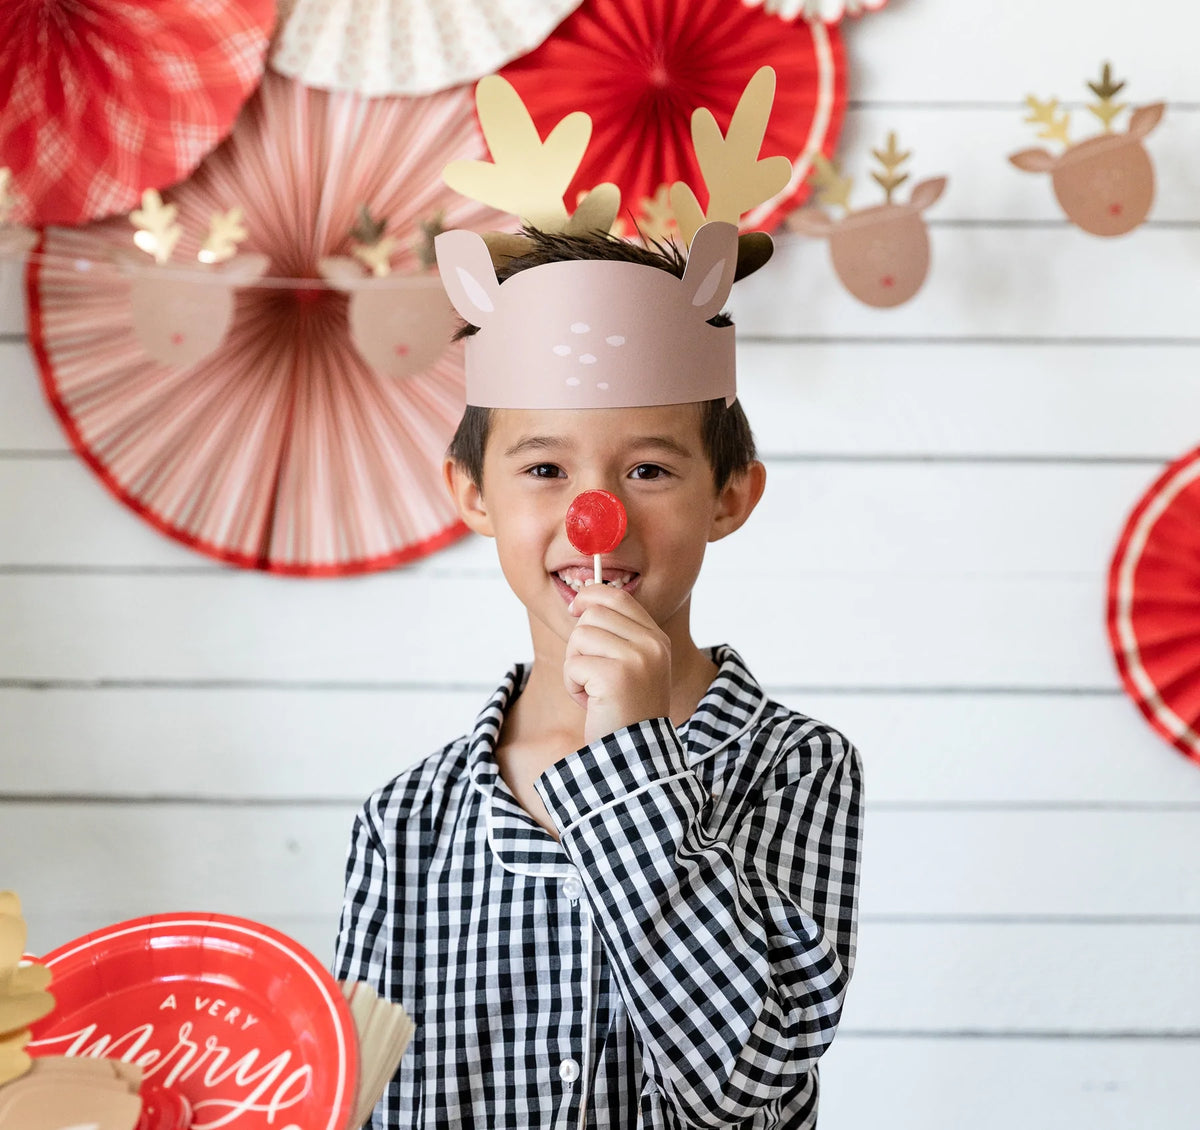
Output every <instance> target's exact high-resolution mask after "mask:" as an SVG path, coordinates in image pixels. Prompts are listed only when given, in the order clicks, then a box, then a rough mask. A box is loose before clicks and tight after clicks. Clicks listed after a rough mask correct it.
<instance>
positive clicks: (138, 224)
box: [129, 188, 183, 263]
mask: <svg viewBox="0 0 1200 1130" xmlns="http://www.w3.org/2000/svg"><path fill="white" fill-rule="evenodd" d="M178 214H179V209H178V208H177V207H176V206H175V205H174V204H164V203H163V202H162V197H161V196H159V194H158V193H157V192H156V191H155V190H154V189H152V188H148V189H146V191H145V192H143V193H142V206H141V208H140V209H139V208H135V209H134V210H133V211H132V212H130V213H129V221H130V223H132V224H133V226H134V227H135V228H137V229H138V230H137V231H136V232H134V234H133V242H134V243H136V244H137V245H138V247H140V248H141V249H142V250H143V251H145V252H146V254H147V255H153V256H154V261H155V262H156V263H165V262H167V260H169V259H170V258H171V253H172V252H173V251H174V250H175V245H176V244H177V243H178V242H179V237H180V236H181V235H183V225H182V224H177V223H176V222H175V217H176V216H177V215H178Z"/></svg>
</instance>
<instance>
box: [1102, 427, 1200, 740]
mask: <svg viewBox="0 0 1200 1130" xmlns="http://www.w3.org/2000/svg"><path fill="white" fill-rule="evenodd" d="M1108 636H1109V642H1110V643H1111V645H1112V649H1113V656H1114V658H1115V659H1116V662H1117V668H1118V670H1119V671H1120V673H1121V680H1122V682H1123V683H1124V684H1125V689H1126V691H1128V692H1129V695H1130V697H1131V698H1132V699H1133V700H1134V702H1135V703H1136V704H1137V707H1138V709H1139V710H1140V711H1141V712H1142V713H1143V714H1144V715H1145V716H1146V719H1147V720H1148V721H1149V722H1150V724H1151V725H1152V726H1153V727H1154V728H1155V729H1156V730H1157V731H1158V732H1159V734H1161V735H1162V736H1163V737H1164V738H1166V740H1167V741H1169V742H1170V743H1171V744H1172V745H1174V746H1175V747H1176V748H1177V749H1178V750H1180V751H1181V752H1182V753H1184V754H1185V755H1186V756H1187V757H1189V758H1191V759H1192V760H1193V761H1196V762H1198V763H1200V448H1197V449H1196V450H1195V451H1192V452H1189V453H1188V454H1187V455H1185V456H1184V457H1183V458H1182V459H1180V460H1178V461H1177V462H1175V463H1172V464H1171V466H1170V467H1168V468H1167V470H1166V471H1165V472H1164V473H1163V474H1162V475H1161V476H1160V477H1159V479H1158V480H1157V481H1156V482H1155V483H1154V485H1153V486H1152V487H1151V488H1150V489H1149V490H1148V491H1147V492H1146V494H1145V495H1144V496H1143V497H1142V499H1141V501H1140V502H1138V504H1137V506H1136V507H1135V508H1134V511H1133V513H1132V514H1131V515H1130V517H1129V520H1128V522H1127V523H1126V525H1125V529H1124V531H1123V532H1122V534H1121V538H1120V541H1119V542H1118V544H1117V549H1116V552H1115V554H1114V555H1113V560H1112V565H1111V567H1110V569H1109V576H1108Z"/></svg>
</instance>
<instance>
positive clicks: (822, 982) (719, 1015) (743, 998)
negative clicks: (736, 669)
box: [537, 718, 861, 1126]
mask: <svg viewBox="0 0 1200 1130" xmlns="http://www.w3.org/2000/svg"><path fill="white" fill-rule="evenodd" d="M761 738H762V740H761V741H758V742H756V755H761V756H762V757H764V758H769V759H770V763H771V764H772V765H773V766H774V767H775V768H774V769H773V771H772V773H771V774H769V775H768V777H767V781H768V783H767V785H766V786H765V787H763V788H762V792H761V795H760V796H758V797H757V798H756V803H755V804H754V806H753V807H747V808H746V809H745V810H744V811H743V812H742V813H740V814H739V816H738V818H737V821H736V823H735V825H734V827H733V830H732V831H731V832H730V833H729V839H728V840H727V841H725V840H720V839H716V838H715V837H714V836H712V835H711V834H710V833H708V832H707V831H706V830H705V827H704V823H703V820H702V816H703V814H704V809H705V806H706V805H707V804H710V803H711V800H710V798H709V797H708V796H707V794H706V793H705V791H704V788H703V786H702V785H701V782H700V781H699V779H698V778H697V776H696V774H695V773H694V772H693V771H692V770H691V769H690V768H689V767H688V765H687V761H686V756H685V752H684V750H683V747H682V745H681V744H680V741H679V737H678V735H677V734H676V731H675V729H674V727H673V726H672V725H671V723H670V721H669V720H668V719H666V718H655V719H650V720H648V721H644V722H638V723H635V724H634V725H632V726H628V727H625V728H623V729H621V730H618V731H617V732H615V733H612V734H608V735H606V736H604V737H602V738H600V739H598V740H596V741H594V742H592V743H591V744H590V745H589V746H587V747H585V748H584V749H582V750H580V751H578V752H577V753H575V754H572V755H571V756H570V757H568V758H566V759H564V760H562V761H560V762H558V763H557V764H555V765H554V766H553V767H552V768H551V769H550V770H548V771H547V772H546V773H545V774H544V775H543V776H542V777H541V778H540V780H539V782H538V785H537V788H538V792H539V793H540V795H541V796H542V799H543V800H544V802H545V804H546V807H547V809H548V810H549V812H550V814H551V816H552V817H553V818H554V820H555V821H556V823H557V825H558V828H559V831H560V835H561V838H562V845H563V848H564V850H565V851H566V852H567V854H568V855H569V856H570V858H571V860H572V862H573V863H575V865H576V866H577V867H578V868H579V872H580V876H581V879H582V881H583V884H584V888H585V890H586V892H587V897H588V902H589V905H590V908H591V911H592V914H593V916H594V919H595V923H596V927H597V929H598V930H599V931H600V934H601V936H602V938H603V940H604V944H605V948H606V951H607V953H608V955H609V958H610V960H611V962H612V965H613V970H614V976H615V978H616V981H617V984H618V985H619V988H620V991H621V995H622V997H623V998H624V1000H625V1004H626V1006H627V1008H628V1009H629V1013H630V1018H631V1021H632V1023H633V1025H634V1027H635V1029H636V1031H637V1034H638V1037H639V1040H640V1043H641V1047H642V1053H643V1058H644V1061H645V1065H646V1070H647V1072H648V1073H649V1074H650V1075H651V1077H652V1078H653V1079H654V1081H655V1082H656V1084H657V1085H658V1087H659V1089H660V1091H661V1092H662V1093H663V1095H664V1097H665V1098H666V1099H667V1100H668V1101H669V1102H670V1104H671V1105H672V1106H673V1107H674V1108H675V1109H676V1110H677V1111H678V1112H679V1114H680V1115H681V1117H682V1118H683V1119H684V1120H685V1121H686V1122H687V1123H688V1124H689V1125H691V1124H694V1125H704V1126H720V1125H736V1124H738V1123H740V1122H742V1121H744V1120H745V1119H748V1118H750V1117H751V1116H752V1115H753V1114H754V1112H755V1111H756V1109H758V1108H760V1107H762V1106H763V1105H765V1104H767V1103H769V1102H772V1101H776V1100H778V1099H779V1098H781V1097H782V1096H784V1095H786V1094H787V1093H788V1092H790V1091H792V1090H794V1089H795V1088H796V1087H797V1085H798V1084H800V1083H801V1082H802V1081H803V1076H804V1074H805V1073H806V1072H808V1071H809V1070H810V1069H811V1068H812V1066H813V1064H814V1063H815V1062H816V1060H817V1058H818V1057H819V1056H820V1055H821V1053H822V1052H823V1051H824V1050H825V1048H826V1047H828V1045H829V1043H830V1042H831V1040H832V1039H833V1035H834V1032H835V1030H836V1027H837V1023H838V1019H839V1017H840V1015H841V1007H842V999H843V996H844V994H845V992H846V986H847V984H848V982H849V979H850V973H851V968H852V965H853V960H854V939H855V923H856V918H855V915H856V895H857V882H858V861H859V837H860V788H861V775H860V768H859V762H858V755H857V752H856V751H855V750H854V748H853V747H852V746H850V745H849V744H848V743H846V742H845V741H844V740H843V739H842V738H841V736H840V735H839V734H837V733H836V732H835V731H833V730H829V729H826V728H824V727H820V726H813V725H811V724H810V725H808V726H806V727H800V725H799V724H798V723H797V722H796V721H795V719H792V720H791V721H790V722H788V721H786V720H781V721H780V722H779V723H778V724H777V725H776V727H775V728H774V729H773V730H772V729H770V728H768V730H767V731H766V732H765V733H764V734H763V735H761ZM789 744H790V748H789ZM759 746H761V750H759V749H758V748H757V747H759ZM757 787H758V786H756V788H757ZM747 803H748V802H747Z"/></svg>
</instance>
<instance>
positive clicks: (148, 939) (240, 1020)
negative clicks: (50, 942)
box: [29, 914, 358, 1130]
mask: <svg viewBox="0 0 1200 1130" xmlns="http://www.w3.org/2000/svg"><path fill="white" fill-rule="evenodd" d="M42 961H43V963H44V964H45V965H47V966H49V968H50V969H51V970H52V971H53V973H54V981H53V992H54V996H55V998H56V999H57V1001H58V1005H57V1007H56V1009H55V1010H54V1012H52V1013H51V1014H50V1015H49V1016H48V1017H46V1018H45V1019H44V1020H42V1021H40V1022H39V1023H38V1024H36V1025H34V1028H33V1036H34V1038H33V1041H32V1042H31V1043H30V1045H29V1051H30V1053H31V1054H33V1055H39V1054H40V1055H91V1056H108V1057H110V1058H114V1059H122V1060H124V1061H126V1062H128V1063H134V1064H137V1065H138V1066H140V1067H141V1068H142V1074H143V1078H145V1079H147V1080H148V1081H150V1082H151V1083H153V1084H155V1085H161V1086H163V1087H167V1088H169V1089H170V1090H173V1091H177V1092H178V1093H179V1094H181V1095H183V1096H184V1098H186V1099H187V1100H188V1102H189V1103H190V1104H191V1106H192V1111H193V1119H192V1128H193V1130H205V1128H206V1127H209V1128H213V1130H215V1128H216V1127H236V1128H237V1130H268V1128H270V1130H285V1128H287V1127H291V1126H302V1127H303V1128H304V1130H344V1127H345V1126H346V1123H347V1122H348V1121H349V1119H350V1116H351V1114H352V1112H353V1108H354V1099H355V1090H356V1086H357V1080H358V1044H357V1040H356V1037H355V1034H354V1021H353V1020H352V1018H351V1016H350V1010H349V1008H348V1007H347V1005H346V1002H345V1000H344V999H343V997H342V994H341V992H340V990H339V989H338V986H337V982H335V981H334V979H333V978H332V976H330V974H329V973H328V972H327V971H326V970H325V969H324V968H323V967H322V966H321V965H320V964H319V963H318V962H317V960H316V959H315V958H314V957H313V956H312V954H310V953H308V951H307V950H305V949H303V948H302V947H301V946H299V945H298V944H297V943H296V942H294V941H292V940H291V939H290V938H288V937H285V936H284V935H283V934H280V933H278V932H277V931H275V930H272V929H270V928H269V927H266V926H261V925H259V924H258V923H256V922H248V921H246V920H244V919H240V918H230V917H226V916H224V915H219V914H177V915H171V914H164V915H154V916H151V917H149V918H137V919H133V920H132V921H129V922H123V923H120V924H119V925H116V926H110V927H108V928H107V929H105V930H98V931H96V932H95V933H93V934H88V935H86V936H85V937H82V938H79V939H77V940H76V941H73V942H69V943H67V944H66V945H65V946H60V947H59V948H58V949H56V950H54V951H53V952H51V953H49V954H47V955H46V956H45V957H44V958H43V959H42Z"/></svg>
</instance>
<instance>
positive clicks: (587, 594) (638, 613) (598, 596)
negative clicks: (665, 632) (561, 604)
mask: <svg viewBox="0 0 1200 1130" xmlns="http://www.w3.org/2000/svg"><path fill="white" fill-rule="evenodd" d="M589 608H611V609H613V610H614V611H617V612H620V613H622V614H623V615H625V616H627V617H628V618H629V619H630V620H635V621H636V622H637V623H639V624H642V625H644V626H645V627H647V628H657V627H658V625H657V624H655V622H654V617H652V616H651V615H650V613H649V612H647V611H646V609H645V608H643V607H642V605H641V604H639V603H638V600H637V598H636V597H635V596H633V595H632V594H631V593H627V592H626V591H625V590H624V589H615V588H613V587H612V586H611V585H586V586H584V588H582V589H581V590H580V592H579V595H578V596H577V597H576V598H575V599H574V600H573V601H572V602H571V611H572V612H573V613H574V614H575V615H576V616H580V615H582V614H583V612H584V611H586V610H587V609H589Z"/></svg>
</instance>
